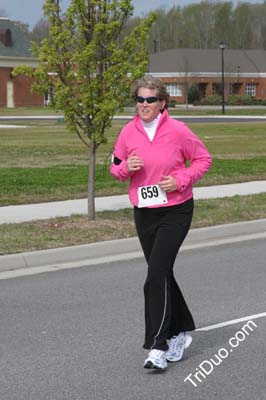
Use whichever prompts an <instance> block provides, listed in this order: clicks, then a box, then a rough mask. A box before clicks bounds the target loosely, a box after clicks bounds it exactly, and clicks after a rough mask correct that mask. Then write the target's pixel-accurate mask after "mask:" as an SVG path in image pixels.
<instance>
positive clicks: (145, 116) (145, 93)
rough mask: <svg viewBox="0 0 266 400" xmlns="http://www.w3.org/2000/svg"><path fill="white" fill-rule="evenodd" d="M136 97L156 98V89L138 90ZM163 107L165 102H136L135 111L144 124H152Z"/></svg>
mask: <svg viewBox="0 0 266 400" xmlns="http://www.w3.org/2000/svg"><path fill="white" fill-rule="evenodd" d="M138 97H145V98H147V97H157V90H156V89H147V88H144V87H143V88H140V89H139V90H138ZM164 106H165V100H161V101H159V100H156V101H155V102H154V103H148V102H147V101H146V100H145V101H144V103H140V102H139V101H137V106H136V107H137V111H138V114H139V116H140V118H141V119H142V120H143V121H144V122H152V121H153V120H154V119H155V118H156V117H157V116H158V115H159V114H160V111H161V109H163V108H164Z"/></svg>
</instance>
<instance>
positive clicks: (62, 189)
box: [0, 109, 266, 254]
mask: <svg viewBox="0 0 266 400" xmlns="http://www.w3.org/2000/svg"><path fill="white" fill-rule="evenodd" d="M184 111H186V110H183V109H182V110H177V112H178V113H180V114H182V115H184V114H185V113H184ZM253 111H254V114H257V115H258V114H259V112H257V111H261V112H264V113H265V110H252V112H253ZM255 111H256V112H255ZM12 112H13V115H15V114H17V110H12V111H10V114H12ZM29 112H30V113H31V115H34V114H39V113H40V110H37V109H34V110H20V113H21V114H20V115H26V114H28V113H29ZM198 112H199V113H201V115H203V114H202V113H205V115H206V114H208V113H211V112H213V113H216V114H217V111H215V112H214V111H213V110H211V111H209V110H206V111H205V110H204V111H200V110H198ZM1 113H3V110H0V115H1ZM44 113H47V114H49V113H53V112H52V111H50V110H45V111H44ZM180 114H179V115H180ZM124 123H125V122H123V121H113V124H112V127H111V129H110V130H109V131H108V132H107V134H106V137H107V139H108V140H107V142H106V143H105V144H104V145H102V146H100V148H99V149H98V153H97V168H96V195H98V196H100V195H112V194H121V193H126V191H127V183H123V184H122V183H120V182H117V181H115V179H114V178H112V177H111V176H110V174H109V165H110V154H111V152H112V148H113V144H114V141H115V138H116V137H117V135H118V134H119V131H120V130H121V128H122V126H123V125H124ZM1 124H2V125H3V124H4V122H0V125H1ZM9 124H10V122H9ZM13 124H15V125H20V126H21V125H27V128H20V129H7V128H0V187H1V191H0V206H1V205H2V206H3V205H10V204H26V203H35V202H44V201H53V200H63V199H74V198H82V197H86V196H87V177H88V167H87V165H88V156H87V153H88V151H87V148H86V147H85V146H84V145H83V144H82V143H81V141H80V140H79V138H78V137H77V136H76V135H75V134H74V133H71V132H69V131H68V130H67V129H66V126H65V124H64V122H59V121H58V120H55V121H38V122H37V121H31V122H30V121H24V122H12V125H13ZM189 126H190V127H191V129H192V130H193V131H194V132H195V133H196V134H197V135H198V136H199V137H200V138H201V139H202V140H203V142H204V143H205V144H206V146H207V148H208V149H209V151H210V153H211V154H212V156H213V166H212V168H211V170H210V171H209V172H208V174H206V175H205V176H204V177H203V179H202V180H201V181H200V182H199V183H198V184H197V185H198V186H202V185H204V186H205V185H217V184H226V183H235V182H244V181H251V180H265V179H266V123H265V122H254V123H248V122H242V123H207V124H204V123H193V124H189ZM265 217H266V194H259V195H255V196H241V197H239V196H235V197H233V198H225V199H214V200H200V201H197V202H196V207H195V214H194V219H193V227H194V228H195V227H201V226H208V225H216V224H222V223H228V222H237V221H241V220H252V219H256V218H265ZM135 234H136V233H135V228H134V224H133V218H132V210H120V211H117V212H105V213H97V218H96V220H95V221H88V219H87V218H86V216H83V217H81V216H78V217H77V216H71V217H68V218H57V219H51V220H46V221H33V222H28V223H23V224H4V225H1V224H0V237H1V240H0V254H10V253H16V252H21V251H31V250H40V249H48V248H55V247H62V246H70V245H76V244H83V243H89V242H95V241H99V240H112V239H117V238H124V237H130V236H134V235H135Z"/></svg>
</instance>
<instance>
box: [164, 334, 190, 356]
mask: <svg viewBox="0 0 266 400" xmlns="http://www.w3.org/2000/svg"><path fill="white" fill-rule="evenodd" d="M191 342H192V336H191V335H190V334H189V333H187V332H180V333H179V335H178V336H173V337H172V338H171V339H170V340H169V342H168V346H169V348H168V350H167V351H166V353H165V355H166V360H167V361H180V360H181V359H182V357H183V353H184V350H185V349H187V348H188V347H189V346H190V345H191Z"/></svg>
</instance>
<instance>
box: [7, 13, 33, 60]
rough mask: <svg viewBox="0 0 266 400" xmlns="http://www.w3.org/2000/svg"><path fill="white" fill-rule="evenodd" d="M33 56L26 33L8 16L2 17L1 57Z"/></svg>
mask: <svg viewBox="0 0 266 400" xmlns="http://www.w3.org/2000/svg"><path fill="white" fill-rule="evenodd" d="M1 56H4V57H32V54H31V51H30V40H29V38H28V37H27V35H26V33H25V32H23V30H22V29H21V28H20V27H19V25H18V24H16V23H15V22H13V21H10V20H9V19H8V18H0V57H1Z"/></svg>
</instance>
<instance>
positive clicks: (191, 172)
mask: <svg viewBox="0 0 266 400" xmlns="http://www.w3.org/2000/svg"><path fill="white" fill-rule="evenodd" d="M183 129H184V131H183V132H182V133H183V143H182V153H183V157H184V160H185V161H189V162H190V165H189V166H188V167H184V168H181V169H178V170H176V171H175V173H174V174H172V175H173V177H174V178H175V180H176V184H177V190H178V191H180V192H182V191H183V190H185V189H186V188H187V187H188V186H189V185H193V184H194V183H195V182H197V181H198V180H199V179H200V178H201V177H202V176H203V175H204V174H206V172H207V171H208V170H209V169H210V167H211V164H212V159H211V156H210V154H209V152H208V150H207V148H206V147H205V145H204V144H203V143H202V141H201V140H200V139H199V138H198V137H197V136H196V135H195V134H194V133H193V132H192V131H191V130H190V129H189V128H188V127H187V126H186V125H184V126H183Z"/></svg>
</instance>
